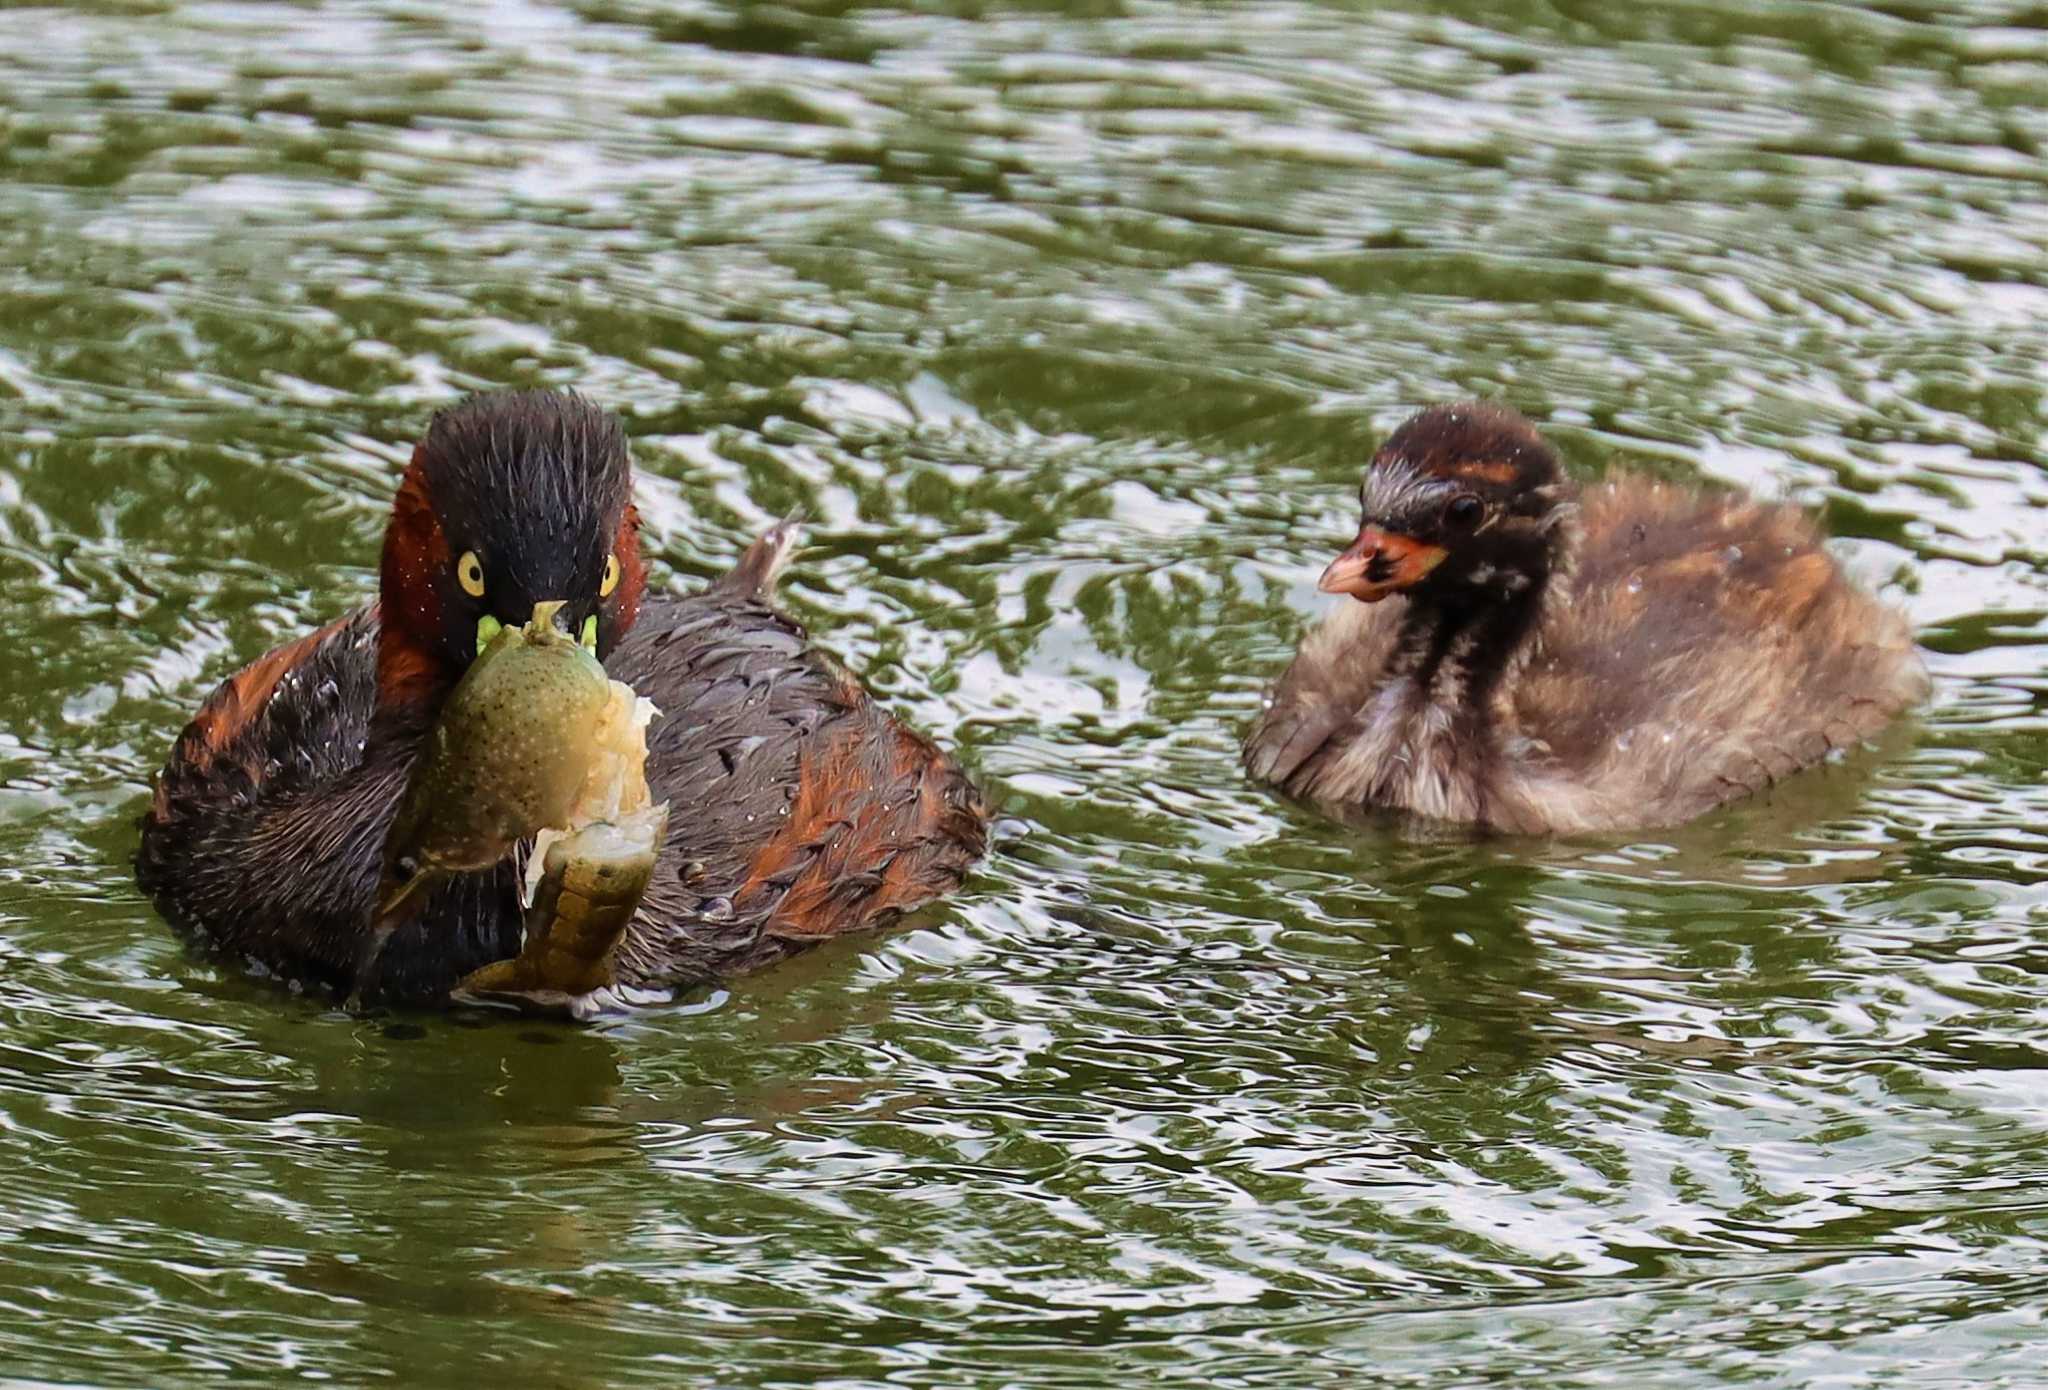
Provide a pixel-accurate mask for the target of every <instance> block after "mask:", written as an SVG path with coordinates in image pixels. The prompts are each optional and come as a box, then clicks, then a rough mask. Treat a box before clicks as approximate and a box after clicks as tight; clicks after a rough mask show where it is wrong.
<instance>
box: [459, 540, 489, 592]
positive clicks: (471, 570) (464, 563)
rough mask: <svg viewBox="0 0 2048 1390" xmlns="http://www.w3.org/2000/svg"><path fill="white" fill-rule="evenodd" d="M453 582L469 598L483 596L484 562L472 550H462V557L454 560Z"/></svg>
mask: <svg viewBox="0 0 2048 1390" xmlns="http://www.w3.org/2000/svg"><path fill="white" fill-rule="evenodd" d="M455 582H456V583H458V584H460V585H461V586H462V592H463V593H465V594H468V595H469V596H470V597H471V598H482V597H483V596H484V562H483V561H481V560H479V559H477V558H476V552H475V551H474V550H465V551H463V552H462V558H461V559H460V560H457V561H456V562H455Z"/></svg>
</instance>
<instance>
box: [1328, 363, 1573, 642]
mask: <svg viewBox="0 0 2048 1390" xmlns="http://www.w3.org/2000/svg"><path fill="white" fill-rule="evenodd" d="M1571 503H1572V491H1571V485H1570V483H1569V482H1568V481H1567V480H1566V479H1565V476H1564V471H1563V469H1562V468H1561V467H1560V466H1559V464H1558V460H1557V455H1556V454H1555V453H1553V452H1552V451H1551V448H1550V446H1549V445H1548V444H1545V443H1544V442H1543V440H1542V438H1541V436H1539V435H1538V434H1537V433H1536V430H1535V428H1534V427H1533V426H1532V425H1530V423H1529V422H1528V421H1527V420H1524V419H1523V418H1522V417H1521V416H1520V415H1518V414H1516V413H1515V412H1514V411H1512V410H1510V409H1508V408H1507V407H1506V406H1502V405H1492V404H1488V403H1486V402H1480V401H1468V402H1466V403H1464V404H1462V405H1445V406H1434V407H1432V408H1430V409H1428V410H1425V411H1423V412H1422V413H1421V414H1419V415H1416V416H1415V417H1414V418H1412V419H1410V420H1409V421H1408V422H1407V423H1406V424H1404V425H1402V426H1401V428H1399V429H1397V430H1395V431H1394V433H1393V434H1392V435H1391V436H1389V437H1388V439H1387V442H1386V443H1385V444H1383V445H1381V446H1380V450H1379V452H1378V453H1377V454H1375V455H1374V456H1373V461H1372V467H1371V468H1370V469H1369V470H1368V471H1367V472H1366V475H1365V481H1364V483H1363V484H1362V485H1361V486H1360V488H1359V507H1360V510H1361V512H1362V513H1363V516H1362V518H1361V521H1360V525H1359V531H1358V539H1357V540H1356V541H1354V542H1353V543H1352V545H1351V548H1350V549H1348V550H1346V551H1345V552H1344V553H1343V554H1342V555H1339V556H1338V557H1337V558H1336V559H1335V560H1332V561H1331V562H1330V566H1329V568H1328V569H1326V570H1324V571H1323V578H1322V588H1323V590H1324V592H1326V593H1332V594H1350V595H1351V596H1352V597H1353V598H1357V599H1360V600H1363V601H1364V602H1366V603H1377V602H1379V600H1381V599H1383V598H1385V597H1387V595H1389V594H1393V593H1401V592H1409V593H1410V596H1411V597H1413V598H1416V599H1418V600H1419V599H1422V598H1425V597H1430V598H1435V599H1437V600H1439V601H1444V602H1461V601H1467V600H1474V599H1479V598H1483V597H1485V596H1487V595H1492V596H1495V597H1503V596H1506V595H1509V594H1514V593H1518V592H1522V591H1524V590H1527V589H1530V588H1533V587H1535V586H1537V585H1539V584H1541V583H1542V582H1543V581H1544V580H1545V579H1547V578H1548V577H1549V575H1550V573H1551V571H1552V570H1553V569H1554V568H1555V567H1556V565H1557V562H1558V559H1559V554H1558V551H1559V547H1560V546H1562V545H1563V544H1564V543H1565V540H1566V538H1567V535H1568V528H1567V527H1566V526H1565V525H1564V522H1565V521H1566V520H1567V519H1568V518H1569V517H1570V516H1571V514H1572V505H1571Z"/></svg>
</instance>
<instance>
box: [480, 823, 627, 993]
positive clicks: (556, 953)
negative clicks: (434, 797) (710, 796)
mask: <svg viewBox="0 0 2048 1390" xmlns="http://www.w3.org/2000/svg"><path fill="white" fill-rule="evenodd" d="M667 833H668V806H667V805H666V804H663V805H660V806H650V807H648V808H646V809H645V810H641V811H636V812H633V813H631V814H628V815H623V816H620V817H619V818H618V819H617V820H616V821H600V822H598V823H597V824H595V825H588V826H585V827H584V828H583V829H581V830H578V831H575V832H574V833H572V834H568V835H555V834H552V833H550V834H544V835H543V836H542V838H541V841H540V842H539V843H537V844H536V845H535V846H534V852H533V857H532V859H531V861H530V864H529V868H528V871H527V872H528V875H529V881H530V882H532V884H533V899H532V903H531V905H530V906H529V907H528V908H527V909H526V921H525V944H524V946H523V947H522V948H521V950H520V952H519V954H518V955H517V956H515V957H513V958H512V959H511V960H501V961H493V962H492V963H491V964H489V965H486V966H484V967H482V968H481V969H478V970H475V971H472V972H471V973H470V974H468V975H466V976H464V977H463V979H462V980H461V982H460V983H458V984H457V985H456V988H455V997H456V998H457V999H472V1000H476V1001H479V1002H499V1001H502V1002H507V1003H512V1004H515V1005H517V1006H518V1007H520V1008H522V1009H530V1010H532V1011H535V1012H541V1013H549V1014H557V1015H559V1014H563V1013H566V1014H568V1015H569V1016H571V1017H576V1018H583V1017H588V1016H590V1013H591V1012H593V1011H595V1012H603V1011H604V1005H603V1004H602V1002H601V1000H602V998H605V997H609V996H611V995H613V994H614V993H615V992H616V991H615V990H614V989H613V986H614V985H615V984H616V983H617V977H616V975H615V973H614V971H613V969H612V958H613V956H614V954H615V953H616V951H617V948H618V944H619V941H620V940H621V939H622V938H623V937H624V936H625V934H626V928H627V927H628V926H629V925H631V923H632V921H633V914H634V913H635V912H636V911H638V910H639V907H640V899H641V898H642V896H644V895H645V894H646V892H647V885H648V884H649V883H651V882H652V881H653V879H654V867H655V863H656V861H657V860H658V858H659V857H660V854H661V846H662V842H663V840H664V839H665V838H666V836H667Z"/></svg>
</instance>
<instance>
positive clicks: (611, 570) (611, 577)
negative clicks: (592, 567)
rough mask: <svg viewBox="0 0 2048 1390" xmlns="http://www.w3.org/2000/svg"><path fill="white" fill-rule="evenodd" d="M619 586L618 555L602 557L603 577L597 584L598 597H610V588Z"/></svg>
mask: <svg viewBox="0 0 2048 1390" xmlns="http://www.w3.org/2000/svg"><path fill="white" fill-rule="evenodd" d="M618 587H619V557H618V556H617V555H616V554H611V555H607V556H605V557H604V579H603V581H602V582H601V583H599V584H598V586H597V596H598V597H599V598H610V597H611V596H612V590H614V589H616V588H618Z"/></svg>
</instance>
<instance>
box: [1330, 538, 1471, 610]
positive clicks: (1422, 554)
mask: <svg viewBox="0 0 2048 1390" xmlns="http://www.w3.org/2000/svg"><path fill="white" fill-rule="evenodd" d="M1448 554H1450V552H1449V551H1448V550H1445V549H1444V548H1443V547H1442V546H1440V545H1430V544H1428V543H1426V542H1424V541H1418V540H1412V539H1410V538H1409V537H1407V536H1402V535H1397V534H1395V533H1394V532H1392V531H1382V530H1380V529H1379V527H1377V526H1367V527H1365V528H1363V529H1362V530H1360V531H1359V533H1358V539H1357V540H1355V541H1353V542H1352V543H1351V548H1350V549H1349V550H1347V551H1345V552H1344V553H1343V554H1342V555H1339V556H1338V557H1337V558H1336V559H1334V560H1332V561H1330V567H1329V568H1328V569H1326V570H1324V571H1323V577H1322V579H1321V580H1319V581H1318V582H1317V584H1316V587H1317V588H1319V589H1321V590H1322V591H1323V592H1324V593H1326V594H1349V595H1351V597H1353V598H1355V599H1357V600H1359V601H1360V602H1362V603H1378V602H1379V601H1380V600H1381V599H1383V598H1385V597H1386V596H1387V595H1388V594H1391V593H1394V592H1395V591H1397V590H1400V589H1406V588H1409V587H1411V586H1413V585H1416V584H1420V583H1421V582H1422V580H1423V578H1424V576H1426V575H1427V574H1428V573H1429V572H1430V571H1431V570H1433V569H1435V568H1436V567H1437V566H1438V565H1440V564H1442V563H1443V562H1444V557H1445V556H1446V555H1448Z"/></svg>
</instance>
